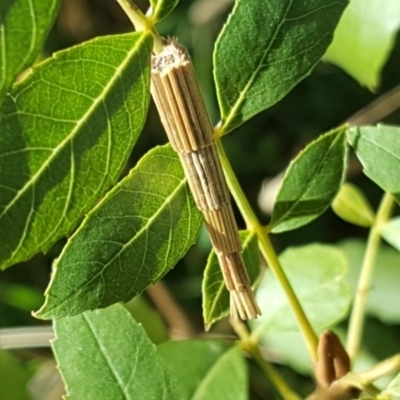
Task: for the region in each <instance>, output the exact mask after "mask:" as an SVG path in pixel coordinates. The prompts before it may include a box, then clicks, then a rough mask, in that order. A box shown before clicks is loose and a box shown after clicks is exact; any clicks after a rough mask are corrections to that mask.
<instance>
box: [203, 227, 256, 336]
mask: <svg viewBox="0 0 400 400" xmlns="http://www.w3.org/2000/svg"><path fill="white" fill-rule="evenodd" d="M240 239H241V242H242V246H243V260H244V263H245V265H246V269H247V273H248V275H249V279H250V283H251V285H252V286H254V285H255V283H256V281H257V279H258V277H259V276H260V270H261V269H260V255H259V250H258V241H257V236H256V234H255V233H254V232H250V231H243V232H240ZM202 292H203V316H204V322H205V324H206V329H209V328H210V326H211V325H212V324H213V323H215V322H216V321H218V320H219V319H221V318H223V317H225V316H227V315H228V314H229V292H228V290H227V289H226V287H225V283H224V279H223V276H222V272H221V268H220V266H219V263H218V258H217V255H216V254H215V251H214V250H213V251H212V252H211V253H210V256H209V257H208V261H207V266H206V269H205V271H204V278H203V290H202Z"/></svg>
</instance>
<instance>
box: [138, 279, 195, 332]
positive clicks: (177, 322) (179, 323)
mask: <svg viewBox="0 0 400 400" xmlns="http://www.w3.org/2000/svg"><path fill="white" fill-rule="evenodd" d="M146 292H147V294H148V295H149V297H150V298H151V301H152V302H153V303H154V305H155V306H156V307H157V310H158V311H159V312H160V314H161V316H162V317H163V318H164V320H165V321H166V322H167V324H168V326H169V330H170V335H171V338H172V339H187V338H189V337H192V336H193V335H194V332H193V329H192V326H191V323H190V321H189V320H188V318H187V316H186V314H185V312H184V311H183V310H182V309H181V307H180V306H179V304H178V303H177V302H176V301H175V299H174V298H173V297H172V296H171V294H170V293H169V292H168V289H167V288H166V287H165V285H164V284H163V283H162V282H161V281H158V282H157V283H156V284H155V285H150V286H149V287H148V288H147V289H146Z"/></svg>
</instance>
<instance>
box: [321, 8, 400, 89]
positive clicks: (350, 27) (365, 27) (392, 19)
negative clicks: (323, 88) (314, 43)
mask: <svg viewBox="0 0 400 400" xmlns="http://www.w3.org/2000/svg"><path fill="white" fill-rule="evenodd" d="M399 7H400V3H399V0H385V1H381V0H351V1H350V4H349V6H348V7H347V9H346V10H345V12H344V13H343V16H342V18H341V20H340V22H339V24H338V26H337V28H336V31H335V35H334V39H333V42H332V43H331V45H330V46H329V48H328V51H327V53H326V54H325V56H324V59H325V60H327V61H330V62H332V63H334V64H336V65H338V66H339V67H341V68H343V69H344V70H345V71H346V72H347V73H348V74H350V75H351V76H352V77H353V78H355V79H357V80H358V81H359V82H360V84H361V85H363V86H367V87H368V88H369V89H371V90H373V89H376V88H377V86H378V85H379V83H380V73H381V70H382V68H383V66H384V65H385V63H386V61H387V59H388V58H389V56H390V52H391V50H392V48H393V46H394V44H395V42H396V32H397V31H398V29H399V28H400V13H399Z"/></svg>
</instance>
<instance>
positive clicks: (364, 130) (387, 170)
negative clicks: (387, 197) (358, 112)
mask: <svg viewBox="0 0 400 400" xmlns="http://www.w3.org/2000/svg"><path fill="white" fill-rule="evenodd" d="M347 137H348V141H349V143H350V144H351V146H352V147H353V148H354V151H355V153H356V155H357V157H358V159H359V160H360V161H361V164H362V166H363V167H364V173H365V175H367V176H368V177H369V178H370V179H371V180H372V181H374V182H375V183H376V184H377V185H378V186H380V187H381V188H382V189H383V190H385V191H386V192H388V193H391V194H392V195H393V196H394V197H395V199H396V201H397V202H398V203H400V168H399V166H400V128H399V127H396V126H388V125H377V126H365V127H356V128H350V129H349V130H348V132H347Z"/></svg>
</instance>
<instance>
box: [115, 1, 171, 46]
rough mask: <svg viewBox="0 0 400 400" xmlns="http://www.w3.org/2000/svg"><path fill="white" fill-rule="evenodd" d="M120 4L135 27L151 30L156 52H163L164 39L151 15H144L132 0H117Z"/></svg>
mask: <svg viewBox="0 0 400 400" xmlns="http://www.w3.org/2000/svg"><path fill="white" fill-rule="evenodd" d="M117 2H118V3H119V5H120V6H121V7H122V9H123V10H124V11H125V13H126V15H127V16H128V18H129V19H130V20H131V22H132V24H133V26H134V27H135V29H136V30H137V31H138V32H140V31H150V32H151V34H152V36H153V41H154V44H153V51H154V53H155V54H159V53H161V51H162V50H163V47H164V43H163V39H162V38H161V37H160V35H159V34H158V32H157V31H156V29H155V27H154V23H153V21H152V19H151V18H150V17H147V16H146V15H144V14H143V13H142V12H141V11H140V9H139V7H138V6H137V5H136V4H135V3H133V2H132V1H131V0H117Z"/></svg>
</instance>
